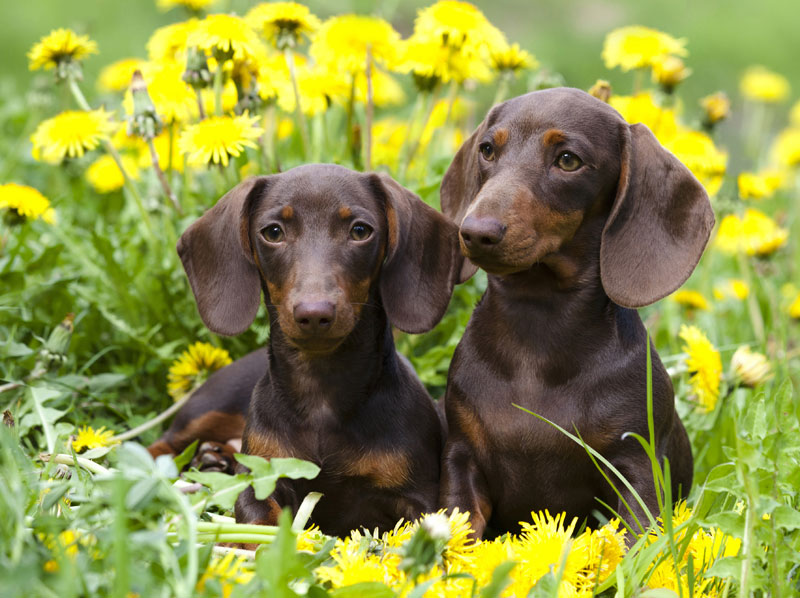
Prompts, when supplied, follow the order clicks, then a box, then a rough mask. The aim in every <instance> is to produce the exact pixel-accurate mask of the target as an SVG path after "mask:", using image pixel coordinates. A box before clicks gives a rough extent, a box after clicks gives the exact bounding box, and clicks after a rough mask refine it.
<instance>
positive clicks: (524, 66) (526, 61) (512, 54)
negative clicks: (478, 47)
mask: <svg viewBox="0 0 800 598" xmlns="http://www.w3.org/2000/svg"><path fill="white" fill-rule="evenodd" d="M489 59H490V64H491V65H492V68H493V69H494V70H496V71H500V72H506V73H514V74H516V73H519V72H520V71H524V70H529V69H535V68H536V67H538V66H539V62H538V61H537V60H536V58H534V57H533V55H532V54H531V53H529V52H527V51H525V50H523V49H521V48H520V47H519V44H512V45H510V46H508V45H507V46H505V47H502V48H499V49H494V48H491V49H490V50H489Z"/></svg>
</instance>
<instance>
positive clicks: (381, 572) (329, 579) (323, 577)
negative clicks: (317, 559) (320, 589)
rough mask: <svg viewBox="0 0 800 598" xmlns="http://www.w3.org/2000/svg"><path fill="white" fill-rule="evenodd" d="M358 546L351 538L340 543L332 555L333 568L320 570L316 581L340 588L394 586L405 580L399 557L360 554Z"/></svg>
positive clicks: (361, 552)
mask: <svg viewBox="0 0 800 598" xmlns="http://www.w3.org/2000/svg"><path fill="white" fill-rule="evenodd" d="M359 544H360V543H359V542H356V541H353V539H352V538H344V539H339V540H337V541H336V545H335V546H334V548H333V550H332V551H331V555H330V558H331V560H332V561H333V564H332V565H331V566H325V567H318V568H317V569H316V570H315V571H314V574H315V576H316V577H317V579H318V580H320V581H322V582H325V583H329V584H330V585H331V586H332V587H334V588H341V587H344V586H349V585H353V584H356V583H362V582H381V583H386V584H391V583H392V582H393V581H395V580H397V579H398V578H400V577H401V576H402V572H400V571H399V570H398V569H397V565H398V564H399V558H398V557H396V555H395V558H394V559H386V558H382V557H381V556H380V555H377V554H371V553H369V552H368V551H366V550H361V548H360V545H359Z"/></svg>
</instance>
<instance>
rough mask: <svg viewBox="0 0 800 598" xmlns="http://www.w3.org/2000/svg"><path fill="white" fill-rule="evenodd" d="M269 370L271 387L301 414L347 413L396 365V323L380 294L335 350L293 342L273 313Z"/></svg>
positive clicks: (271, 316) (366, 308) (271, 317)
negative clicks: (391, 320) (317, 349)
mask: <svg viewBox="0 0 800 598" xmlns="http://www.w3.org/2000/svg"><path fill="white" fill-rule="evenodd" d="M270 320H271V322H272V324H271V329H270V337H269V345H268V349H269V365H268V367H269V374H270V380H271V384H272V387H273V389H274V391H275V392H276V393H278V394H279V395H280V397H281V398H283V399H285V400H286V401H288V402H289V403H290V404H291V406H292V407H293V408H294V409H295V411H296V412H297V413H298V415H301V416H313V415H314V414H315V413H318V412H321V411H334V412H336V413H339V414H347V413H349V412H352V411H353V410H354V409H356V408H357V407H358V406H359V405H360V404H361V403H363V402H364V401H365V400H367V399H368V397H369V396H370V395H371V394H372V392H373V391H374V389H375V387H376V386H377V384H378V383H379V380H380V378H381V376H382V375H384V373H385V370H386V368H387V367H396V366H397V353H396V351H395V348H394V339H393V338H392V333H391V328H390V327H389V323H388V320H387V317H386V312H384V310H383V307H382V306H381V305H380V299H379V297H374V298H371V299H370V302H369V304H368V305H366V306H365V308H364V309H363V310H362V312H361V315H360V317H359V319H358V321H357V323H356V325H355V327H354V328H353V330H352V331H351V332H350V334H349V335H348V336H347V338H345V340H344V341H342V343H341V344H340V345H339V346H338V347H337V348H336V349H334V350H333V351H331V352H330V353H323V354H319V353H307V352H304V351H302V350H300V349H298V348H297V347H295V346H293V345H292V344H291V343H290V342H289V341H288V340H287V338H286V337H285V335H284V333H283V331H282V330H281V328H280V326H279V325H278V323H277V318H276V317H275V314H273V313H270Z"/></svg>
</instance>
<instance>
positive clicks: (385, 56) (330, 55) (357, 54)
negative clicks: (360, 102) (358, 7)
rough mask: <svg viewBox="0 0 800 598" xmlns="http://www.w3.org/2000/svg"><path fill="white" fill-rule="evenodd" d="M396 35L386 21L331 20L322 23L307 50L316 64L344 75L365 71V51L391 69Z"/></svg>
mask: <svg viewBox="0 0 800 598" xmlns="http://www.w3.org/2000/svg"><path fill="white" fill-rule="evenodd" d="M399 44H400V34H399V33H397V31H395V30H394V27H392V26H391V25H390V24H389V23H388V22H387V21H384V20H383V19H380V18H378V17H369V16H363V15H341V16H336V17H331V18H330V19H328V20H327V21H325V22H324V23H323V24H322V27H320V30H319V32H318V33H317V35H315V36H314V41H313V42H312V43H311V47H310V48H309V54H310V56H311V58H313V59H314V60H315V61H316V62H317V63H318V64H323V65H328V66H330V67H332V68H336V69H339V70H342V71H346V72H348V73H360V72H365V71H366V67H367V48H369V49H370V53H371V55H372V60H373V61H374V62H375V63H376V64H379V65H383V66H386V67H389V68H392V67H393V66H394V64H395V63H396V61H397V48H398V46H399Z"/></svg>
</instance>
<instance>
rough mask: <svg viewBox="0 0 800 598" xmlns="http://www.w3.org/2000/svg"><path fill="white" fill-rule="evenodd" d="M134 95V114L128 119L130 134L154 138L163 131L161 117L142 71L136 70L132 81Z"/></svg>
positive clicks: (143, 137)
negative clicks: (148, 90) (148, 91)
mask: <svg viewBox="0 0 800 598" xmlns="http://www.w3.org/2000/svg"><path fill="white" fill-rule="evenodd" d="M131 95H132V96H133V116H131V118H130V119H129V120H128V134H129V135H138V136H139V137H141V138H142V139H152V138H153V137H155V136H156V135H158V134H159V133H160V132H161V127H162V123H161V119H160V118H159V117H158V113H157V112H156V107H155V105H154V104H153V100H151V99H150V94H148V93H147V84H146V83H145V82H144V77H142V72H141V71H138V70H137V71H134V73H133V79H132V81H131Z"/></svg>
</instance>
